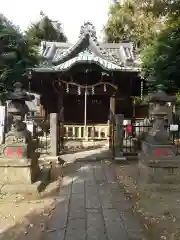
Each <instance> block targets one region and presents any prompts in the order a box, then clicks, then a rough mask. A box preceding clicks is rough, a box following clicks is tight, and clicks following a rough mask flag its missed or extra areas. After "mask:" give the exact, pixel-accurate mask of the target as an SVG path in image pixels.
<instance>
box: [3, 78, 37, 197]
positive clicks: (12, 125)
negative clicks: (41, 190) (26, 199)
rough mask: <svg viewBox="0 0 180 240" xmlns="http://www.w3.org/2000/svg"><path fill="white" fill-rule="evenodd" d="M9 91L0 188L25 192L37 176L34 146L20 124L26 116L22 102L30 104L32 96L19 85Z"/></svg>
mask: <svg viewBox="0 0 180 240" xmlns="http://www.w3.org/2000/svg"><path fill="white" fill-rule="evenodd" d="M13 87H14V90H13V91H12V92H10V93H9V94H8V95H7V100H8V101H9V104H8V107H7V113H8V120H9V131H8V132H7V134H6V136H5V144H3V145H2V147H1V156H0V185H2V186H3V188H2V189H1V191H3V192H8V189H11V190H13V191H17V192H21V191H25V192H26V191H28V186H32V185H33V184H32V183H34V182H36V180H37V178H38V176H39V173H40V168H39V165H38V158H37V154H36V153H35V148H36V146H35V144H34V143H33V141H32V138H31V134H30V132H29V131H28V130H27V128H26V124H25V123H24V122H23V121H24V117H25V114H27V113H28V107H27V105H26V103H25V101H32V100H33V96H31V95H28V94H26V93H25V91H23V90H22V85H21V83H19V82H17V83H15V84H14V86H13ZM13 186H14V188H13ZM36 187H37V186H36ZM36 187H35V188H36Z"/></svg>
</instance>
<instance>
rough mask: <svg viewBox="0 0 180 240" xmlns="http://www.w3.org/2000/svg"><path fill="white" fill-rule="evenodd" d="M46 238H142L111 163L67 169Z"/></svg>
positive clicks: (140, 228)
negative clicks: (109, 164)
mask: <svg viewBox="0 0 180 240" xmlns="http://www.w3.org/2000/svg"><path fill="white" fill-rule="evenodd" d="M65 176H66V177H64V180H63V187H62V189H61V191H60V194H59V198H58V204H57V206H56V208H55V210H54V213H53V214H52V218H51V220H50V221H49V224H48V229H49V231H47V233H46V236H45V237H44V238H43V239H45V240H56V239H57V240H118V239H120V240H142V239H145V238H143V233H142V227H141V225H140V222H139V220H138V218H137V217H136V216H135V215H133V212H132V206H131V204H130V202H129V201H128V200H127V199H126V198H125V194H124V192H123V189H120V186H119V185H118V183H117V182H116V179H115V175H114V173H113V170H112V169H111V167H110V166H108V165H106V164H104V163H102V162H96V163H94V162H93V163H74V164H71V166H70V167H69V168H68V167H67V171H66V172H65Z"/></svg>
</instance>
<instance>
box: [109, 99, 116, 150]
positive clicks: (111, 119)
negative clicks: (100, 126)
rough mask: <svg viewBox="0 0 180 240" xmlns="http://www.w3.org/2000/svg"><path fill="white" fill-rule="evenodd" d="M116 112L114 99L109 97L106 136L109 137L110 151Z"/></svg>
mask: <svg viewBox="0 0 180 240" xmlns="http://www.w3.org/2000/svg"><path fill="white" fill-rule="evenodd" d="M115 110H116V99H115V97H114V96H112V97H110V106H109V117H108V127H109V129H108V136H109V148H110V149H112V147H113V146H112V145H113V137H114V136H113V135H114V134H113V132H114V115H115Z"/></svg>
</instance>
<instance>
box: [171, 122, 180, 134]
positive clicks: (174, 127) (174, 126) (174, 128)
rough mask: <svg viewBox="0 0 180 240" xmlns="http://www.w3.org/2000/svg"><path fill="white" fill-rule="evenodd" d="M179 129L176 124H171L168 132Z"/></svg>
mask: <svg viewBox="0 0 180 240" xmlns="http://www.w3.org/2000/svg"><path fill="white" fill-rule="evenodd" d="M178 129H179V126H178V125H177V124H171V125H170V131H171V132H177V131H178Z"/></svg>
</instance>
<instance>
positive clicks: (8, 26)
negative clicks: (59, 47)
mask: <svg viewBox="0 0 180 240" xmlns="http://www.w3.org/2000/svg"><path fill="white" fill-rule="evenodd" d="M37 61H38V59H37V54H36V51H35V50H34V49H33V48H32V46H31V45H30V43H29V42H28V41H27V39H26V38H25V37H24V36H23V34H21V32H20V31H19V30H18V28H17V27H15V26H14V25H13V24H12V23H11V22H10V21H8V20H7V19H6V18H5V17H4V16H3V15H0V86H1V88H2V89H3V91H6V89H7V88H10V87H12V82H14V81H22V80H23V79H24V74H25V72H26V68H28V67H32V66H33V65H34V64H36V63H37Z"/></svg>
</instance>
